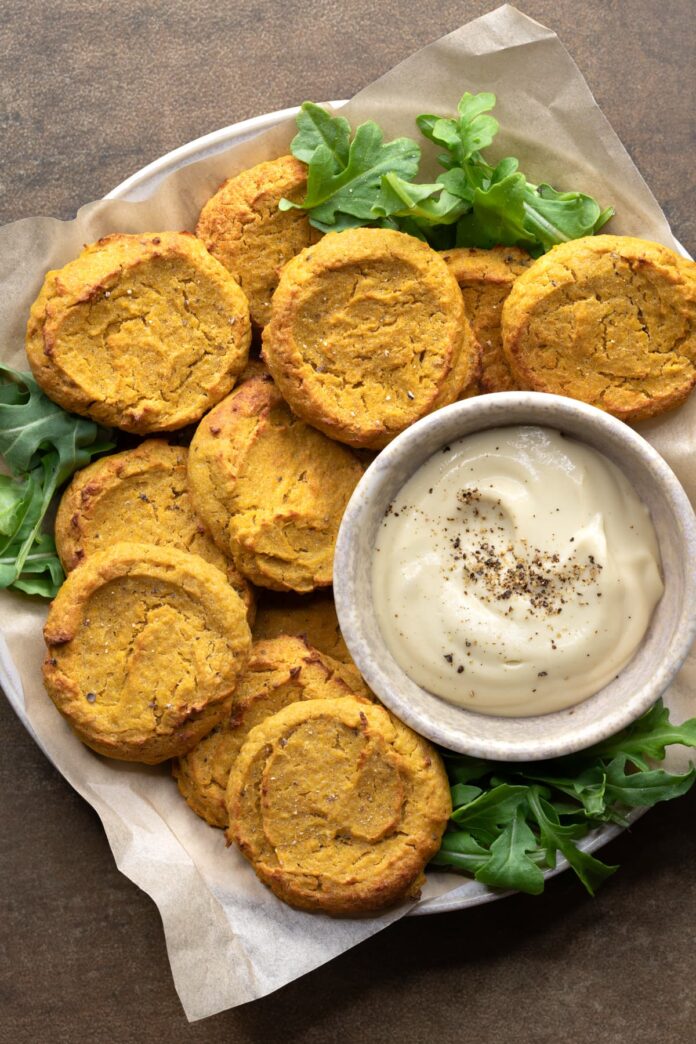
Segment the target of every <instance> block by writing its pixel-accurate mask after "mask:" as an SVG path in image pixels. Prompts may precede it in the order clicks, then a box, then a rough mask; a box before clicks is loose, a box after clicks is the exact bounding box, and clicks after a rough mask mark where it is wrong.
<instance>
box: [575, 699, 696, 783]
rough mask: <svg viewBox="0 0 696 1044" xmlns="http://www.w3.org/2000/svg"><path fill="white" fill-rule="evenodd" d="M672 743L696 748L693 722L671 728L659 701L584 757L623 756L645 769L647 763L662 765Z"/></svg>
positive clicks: (692, 719)
mask: <svg viewBox="0 0 696 1044" xmlns="http://www.w3.org/2000/svg"><path fill="white" fill-rule="evenodd" d="M673 743H681V744H683V745H684V746H687V747H696V718H690V719H689V720H688V721H685V722H683V723H682V724H681V725H673V724H672V722H671V721H670V720H669V710H668V709H667V707H665V705H664V703H663V702H662V700H658V701H657V703H656V704H655V705H654V706H653V707H651V708H650V710H649V711H648V712H647V713H646V714H644V715H643V716H642V717H641V718H638V720H637V721H634V722H633V724H632V725H629V726H628V728H626V729H624V731H623V732H620V733H619V734H618V735H617V736H611V737H610V738H609V739H607V740H604V741H603V742H602V743H599V744H597V745H596V746H594V747H591V748H590V749H589V750H588V751H587V752H586V755H587V757H591V758H592V757H597V758H613V757H614V756H615V755H617V754H625V755H626V757H627V758H628V760H629V761H630V762H631V763H632V764H633V765H635V766H636V768H639V769H647V768H649V764H648V761H647V759H648V758H654V759H655V760H657V761H661V760H662V759H663V758H664V756H665V748H666V747H668V746H670V744H673Z"/></svg>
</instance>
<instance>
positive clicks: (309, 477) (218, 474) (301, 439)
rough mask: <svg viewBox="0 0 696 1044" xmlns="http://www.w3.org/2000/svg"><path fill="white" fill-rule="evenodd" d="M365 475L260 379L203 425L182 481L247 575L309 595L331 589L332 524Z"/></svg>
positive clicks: (334, 528) (220, 543)
mask: <svg viewBox="0 0 696 1044" xmlns="http://www.w3.org/2000/svg"><path fill="white" fill-rule="evenodd" d="M362 470H363V469H362V466H361V464H360V463H359V461H358V460H357V459H356V457H355V456H354V455H353V454H352V453H351V452H350V450H347V449H346V448H345V446H339V445H338V444H337V443H335V442H332V441H331V440H330V439H327V438H326V437H325V436H324V435H322V434H321V433H320V432H318V431H316V430H315V429H314V428H312V427H310V426H309V425H307V424H305V423H303V421H301V420H300V419H299V418H298V417H296V416H295V415H294V414H293V413H292V412H291V411H290V410H289V409H288V406H287V405H286V403H285V402H283V399H282V398H281V396H280V393H279V392H278V389H277V388H276V387H275V385H274V384H273V381H272V380H271V379H270V377H263V376H259V377H252V378H251V379H249V380H247V381H244V383H243V384H241V385H240V386H239V388H237V389H235V391H234V392H232V394H231V395H229V396H228V397H227V398H226V399H225V400H224V401H223V402H221V403H220V404H219V405H218V406H216V407H215V409H214V410H211V412H210V413H209V414H208V415H207V416H206V417H204V418H203V420H202V421H201V423H200V424H199V426H198V428H197V429H196V433H195V435H194V436H193V440H192V441H191V446H190V450H189V462H188V482H189V490H190V493H191V499H192V501H193V505H194V508H195V510H196V512H197V513H198V514H199V515H200V516H201V518H202V519H203V521H204V522H205V524H206V525H207V527H208V529H209V531H210V533H211V534H212V536H213V538H214V539H215V541H216V542H217V544H218V546H219V547H220V548H221V549H222V550H223V551H225V552H226V553H227V554H231V555H232V558H233V559H234V562H235V564H236V566H237V568H238V569H239V571H240V572H241V573H242V574H243V575H244V576H246V577H248V578H249V579H250V580H251V581H252V582H253V583H255V584H259V585H260V586H261V587H270V588H275V589H276V590H281V591H282V590H295V591H305V592H306V591H312V590H313V589H314V588H315V587H326V586H328V585H329V584H330V583H331V580H332V570H333V555H334V548H335V544H336V536H337V534H338V527H339V524H340V521H341V517H342V515H343V511H344V509H345V506H346V504H347V503H348V500H349V498H350V495H351V493H352V492H353V489H354V488H355V485H356V483H357V482H358V480H359V478H360V477H361V475H362Z"/></svg>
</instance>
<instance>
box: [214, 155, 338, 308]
mask: <svg viewBox="0 0 696 1044" xmlns="http://www.w3.org/2000/svg"><path fill="white" fill-rule="evenodd" d="M306 174H307V168H306V166H305V165H304V163H300V161H299V160H296V159H295V157H294V156H281V157H280V159H276V160H269V161H267V162H265V163H259V164H258V165H257V166H255V167H251V168H250V169H249V170H244V171H242V173H241V174H237V175H236V177H233V178H230V179H229V180H228V181H226V182H225V183H224V184H223V185H221V186H220V188H219V189H218V191H217V192H216V193H215V195H214V196H212V197H211V198H210V199H209V200H208V202H207V203H206V204H205V206H204V207H203V209H202V211H201V214H200V217H199V219H198V225H197V226H196V235H197V236H199V238H200V239H201V240H202V241H203V242H204V243H205V245H206V247H207V248H208V250H209V251H210V253H211V254H212V255H213V257H216V258H217V259H218V261H220V262H221V263H222V264H223V265H224V266H225V268H226V269H227V270H228V271H229V272H231V273H232V275H233V276H234V278H235V279H236V280H237V282H238V283H239V285H240V286H241V288H242V290H243V291H244V293H245V294H246V295H247V297H248V298H249V308H250V311H251V318H252V320H253V322H254V323H255V324H256V325H257V326H265V325H266V323H267V322H268V320H269V319H270V317H271V297H272V296H273V292H274V290H275V288H276V286H277V285H278V277H279V274H280V270H281V268H282V267H283V265H284V264H285V263H286V262H287V261H289V260H290V258H291V257H294V256H295V254H298V253H299V252H300V250H302V249H304V247H306V246H309V245H310V243H313V242H315V241H316V240H317V239H318V238H319V232H317V230H316V229H314V228H312V226H311V225H310V223H309V218H308V217H307V214H306V213H305V212H304V211H303V210H287V211H282V210H279V209H278V204H279V202H280V200H281V199H282V198H283V197H285V198H286V199H290V200H292V201H293V203H299V202H300V200H301V199H302V197H303V196H304V194H305V189H306V186H307V179H306Z"/></svg>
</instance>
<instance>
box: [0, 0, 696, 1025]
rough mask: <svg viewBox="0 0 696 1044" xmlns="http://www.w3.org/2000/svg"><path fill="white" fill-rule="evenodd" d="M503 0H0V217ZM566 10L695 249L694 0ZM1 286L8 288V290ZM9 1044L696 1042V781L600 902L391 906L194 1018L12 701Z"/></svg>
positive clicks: (337, 87) (557, 898) (336, 92)
mask: <svg viewBox="0 0 696 1044" xmlns="http://www.w3.org/2000/svg"><path fill="white" fill-rule="evenodd" d="M495 6H496V4H495V3H492V2H485V0H481V2H461V0H460V2H444V3H435V4H432V3H431V4H427V3H424V2H423V0H381V2H373V0H316V2H315V3H311V2H309V0H285V2H283V3H275V2H273V0H256V2H253V3H252V2H249V0H238V2H236V3H229V2H227V0H218V2H211V0H198V2H196V0H187V2H182V0H169V2H167V0H151V2H149V3H147V2H144V0H130V2H129V0H126V2H120V3H113V2H108V0H107V2H102V3H97V2H96V0H54V2H53V3H51V4H49V3H47V2H42V0H22V2H17V0H0V128H1V141H0V157H1V159H0V163H1V164H2V167H1V169H0V222H4V221H11V220H14V219H16V218H20V217H24V216H27V215H32V214H51V215H54V216H57V217H64V218H67V217H70V216H72V214H73V213H74V211H75V210H76V208H77V207H78V206H79V205H81V204H82V203H84V202H86V201H88V200H90V199H93V198H96V197H98V196H100V195H102V194H103V193H105V192H107V191H108V190H109V189H110V188H112V187H113V186H114V185H116V184H117V183H118V182H120V181H121V180H122V179H123V178H125V177H126V176H128V175H129V174H131V173H132V172H133V171H135V170H136V169H137V168H139V167H141V166H142V165H144V164H145V163H148V162H150V161H151V160H153V159H155V158H156V157H157V156H159V155H161V154H162V153H164V152H167V151H168V150H170V149H172V148H175V147H176V146H178V145H181V144H183V143H184V142H186V141H189V140H190V139H192V138H195V137H198V136H199V135H201V134H204V133H206V132H208V131H211V130H214V129H216V128H218V127H221V126H224V125H226V124H229V123H232V122H234V121H236V120H240V119H244V118H246V117H249V116H254V115H256V114H258V113H260V112H264V111H268V110H271V109H276V108H281V107H284V106H287V105H292V104H296V103H299V102H301V101H303V100H304V99H305V98H312V99H316V100H321V99H327V98H339V97H347V96H349V95H350V94H352V93H354V92H355V91H356V90H357V89H359V88H360V87H362V86H363V85H364V84H366V83H368V82H369V81H370V80H372V79H374V78H375V77H376V76H377V75H379V74H380V73H381V72H383V71H385V70H386V69H387V68H389V67H390V66H391V65H393V64H395V63H396V62H397V61H399V60H400V59H401V58H404V57H406V56H407V55H408V54H409V53H411V52H412V51H414V50H416V49H417V48H418V47H419V46H421V45H422V44H424V43H427V42H429V41H431V40H434V39H436V38H437V37H438V36H440V35H442V34H443V33H446V32H449V31H451V30H452V29H455V28H456V27H457V26H459V25H461V24H463V23H464V22H466V21H468V20H469V19H470V18H473V17H475V16H477V15H479V14H482V13H484V12H486V11H489V10H491V9H492V8H493V7H495ZM523 9H524V10H525V11H526V12H527V14H529V15H531V16H532V17H535V18H537V19H539V21H542V22H544V23H545V24H546V25H548V26H550V27H551V28H553V29H555V30H556V31H557V32H558V34H559V35H560V37H561V39H562V40H563V42H564V43H565V44H566V46H567V47H568V49H569V50H570V52H571V53H572V54H573V56H574V57H575V59H576V61H577V62H578V64H579V66H580V68H581V69H582V71H583V72H584V74H585V76H586V77H587V79H588V81H589V83H590V86H591V87H592V88H593V90H594V91H595V94H596V96H597V99H598V101H599V103H600V105H601V106H602V107H603V109H604V112H605V113H606V115H607V116H608V117H609V119H610V120H611V122H612V123H613V125H614V127H615V128H616V130H617V132H618V134H619V136H620V137H621V138H622V140H623V142H624V144H625V145H626V146H627V148H628V149H629V151H630V152H631V154H632V155H633V157H634V159H635V160H636V162H637V164H638V166H639V167H640V169H641V170H642V172H643V174H644V175H645V177H646V178H647V180H648V182H649V184H650V185H651V186H652V188H653V191H654V192H655V194H656V195H657V197H658V199H659V200H660V202H661V203H662V205H663V206H664V207H665V210H666V212H667V216H668V218H669V219H670V221H671V222H672V225H673V228H674V231H675V233H676V234H677V236H679V237H680V238H681V240H682V242H683V243H684V244H685V246H686V247H687V248H688V249H689V250H690V251H691V252H692V253H694V252H695V251H696V218H695V216H694V188H695V182H696V177H695V175H694V170H695V169H696V162H695V161H696V149H695V148H694V108H695V104H694V103H695V102H696V91H695V81H694V74H693V54H694V44H695V43H696V39H695V35H694V5H693V2H692V0H663V2H661V3H659V2H655V0H582V2H578V0H524V2H523ZM0 307H1V305H0ZM0 728H1V729H2V733H1V735H2V757H0V802H1V810H2V811H1V814H2V822H1V824H0V832H1V836H2V846H1V850H0V882H1V885H0V887H1V889H2V897H1V899H2V908H1V909H0V942H1V943H2V953H3V964H2V979H1V981H0V1011H2V1015H0V1042H1V1044H25V1042H26V1044H54V1042H55V1044H58V1042H70V1044H72V1042H80V1044H82V1042H92V1041H94V1042H102V1041H104V1042H106V1041H109V1042H113V1044H130V1042H136V1041H137V1042H149V1041H160V1040H163V1039H166V1040H167V1041H169V1042H172V1044H178V1042H180V1041H181V1042H189V1041H191V1042H218V1041H220V1042H223V1041H224V1042H228V1041H235V1042H238V1041H239V1042H252V1041H253V1042H259V1044H267V1042H275V1041H283V1042H284V1044H285V1042H287V1044H291V1042H307V1044H333V1042H339V1041H340V1042H341V1044H346V1042H347V1044H352V1042H362V1041H368V1042H373V1041H374V1042H377V1044H381V1042H391V1041H394V1042H395V1044H396V1042H398V1044H420V1042H423V1044H430V1042H431V1041H435V1040H437V1041H440V1042H444V1044H449V1042H459V1041H467V1042H470V1044H507V1042H508V1041H513V1040H514V1041H515V1042H517V1044H551V1042H554V1044H557V1042H563V1044H566V1042H569V1044H590V1042H600V1041H601V1042H616V1044H624V1042H626V1044H628V1042H630V1044H643V1042H645V1044H648V1042H650V1044H691V1042H693V1041H694V1040H696V1003H695V1001H694V997H695V993H694V982H695V981H696V975H695V973H696V956H695V948H694V944H695V939H694V934H695V933H694V925H696V876H695V874H694V868H695V866H696V793H692V795H690V796H689V797H687V798H684V799H682V800H680V801H677V802H674V803H672V804H670V805H665V806H663V807H658V808H657V809H655V810H654V811H652V812H650V813H649V814H648V815H647V816H646V817H645V818H644V819H643V820H642V821H641V822H640V823H638V824H637V826H636V827H635V828H634V829H633V830H632V831H631V833H630V835H624V836H623V837H622V838H620V839H619V840H618V841H616V842H615V843H614V844H613V845H612V846H610V848H609V849H608V850H606V857H607V858H608V859H609V860H610V861H614V862H620V863H621V864H622V869H621V871H620V873H619V874H618V875H617V876H616V877H615V878H614V879H613V880H610V881H609V882H608V884H607V885H605V887H604V888H603V889H602V891H601V892H600V894H599V896H598V898H597V899H595V900H591V899H589V898H587V897H586V896H585V895H584V893H583V892H582V890H581V888H580V887H579V886H578V885H577V884H576V883H575V881H574V880H572V879H571V878H570V877H569V876H568V875H563V876H562V877H561V878H557V879H556V880H555V881H553V882H552V883H551V884H550V886H549V888H548V890H547V893H546V894H545V895H544V896H543V897H541V898H535V899H533V898H528V897H519V896H518V897H515V898H512V899H506V900H504V901H502V902H500V903H496V904H495V905H492V906H487V907H482V908H479V909H477V910H473V911H470V912H466V911H463V912H460V913H458V914H453V915H448V916H440V917H435V918H423V919H419V920H410V921H401V922H400V923H399V924H397V925H396V926H395V927H393V928H391V929H389V930H387V931H386V932H385V933H383V934H382V935H380V936H377V937H376V938H374V939H372V940H370V941H369V942H367V943H365V944H363V945H362V946H361V947H359V948H358V949H357V950H353V951H352V952H350V953H347V954H345V955H344V956H342V957H341V958H339V959H338V960H336V961H334V962H332V963H331V964H329V965H327V966H326V967H324V968H322V969H319V970H318V971H316V972H314V973H313V974H311V975H309V976H307V977H305V978H304V979H302V980H300V981H298V982H296V983H293V984H291V985H289V986H287V987H286V988H284V989H283V990H280V991H279V992H278V993H276V994H274V995H272V996H270V997H267V998H265V999H264V1000H261V1001H257V1002H255V1003H253V1004H250V1005H247V1006H245V1007H243V1008H240V1009H237V1010H235V1011H230V1012H225V1013H223V1014H221V1015H217V1016H215V1017H213V1018H211V1019H208V1020H205V1021H204V1022H201V1023H198V1024H196V1025H193V1026H189V1025H188V1024H187V1023H186V1020H185V1018H184V1016H183V1013H182V1011H181V1008H180V1006H179V1003H178V1000H177V997H176V994H175V992H174V988H173V986H172V982H171V977H170V973H169V966H168V963H167V956H166V952H165V946H164V940H163V936H162V931H161V926H160V921H159V917H158V914H157V910H156V908H155V906H154V905H153V903H152V902H151V901H150V900H149V899H148V898H147V897H146V896H145V895H144V894H143V893H141V892H139V891H138V890H137V889H136V888H135V886H134V885H132V884H131V883H130V882H129V881H127V880H126V879H125V878H124V877H122V876H121V875H120V874H119V873H118V872H117V870H116V869H115V868H114V866H113V862H112V859H111V856H110V852H109V849H108V846H107V843H106V840H105V838H104V834H103V832H102V829H101V826H100V824H99V821H98V819H97V817H96V815H95V814H94V813H93V812H92V810H91V808H90V807H89V806H87V805H86V804H85V803H84V802H83V801H82V800H81V799H80V798H79V797H77V796H76V795H75V793H74V792H73V791H72V790H71V789H70V788H69V787H68V785H67V784H66V783H65V782H64V781H63V779H62V778H61V777H60V776H59V775H58V774H57V773H56V772H55V771H54V769H53V768H52V767H51V766H50V765H49V763H48V762H47V761H46V760H45V758H44V757H43V755H42V754H41V752H40V751H39V749H38V748H37V747H36V746H35V745H34V743H33V742H32V740H31V739H30V738H29V736H28V735H27V734H26V733H25V732H24V730H23V729H22V727H21V726H20V725H19V723H18V722H17V720H16V719H15V717H14V715H13V713H12V712H11V711H10V710H9V709H8V708H7V706H6V705H4V704H3V705H2V706H0Z"/></svg>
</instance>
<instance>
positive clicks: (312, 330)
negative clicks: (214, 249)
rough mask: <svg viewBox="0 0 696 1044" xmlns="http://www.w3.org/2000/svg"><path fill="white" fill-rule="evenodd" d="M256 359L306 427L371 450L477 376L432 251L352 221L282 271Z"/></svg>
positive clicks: (450, 279) (472, 347)
mask: <svg viewBox="0 0 696 1044" xmlns="http://www.w3.org/2000/svg"><path fill="white" fill-rule="evenodd" d="M263 356H264V358H265V360H266V362H267V364H268V368H269V370H270V371H271V373H272V375H273V378H274V380H275V381H276V383H277V384H278V388H279V389H280V392H281V394H282V395H283V397H284V398H285V399H286V400H287V402H288V403H289V404H290V406H291V408H292V409H293V411H294V412H295V413H297V414H298V416H300V417H302V418H303V420H305V421H307V423H308V424H312V425H314V427H316V428H318V429H319V430H320V431H323V432H324V433H325V434H326V435H329V436H330V437H331V438H333V439H338V440H339V441H340V442H346V443H348V444H349V445H351V446H356V447H365V448H367V449H380V448H381V447H383V446H386V444H387V443H388V442H389V441H390V439H392V438H393V437H394V436H395V435H397V434H398V433H399V432H400V431H403V430H404V428H407V427H408V426H409V425H410V424H413V422H414V421H417V420H419V419H420V418H421V417H423V416H425V415H426V414H427V413H431V412H432V411H433V410H436V409H438V408H439V407H440V406H445V405H446V404H447V403H450V402H454V401H455V400H456V399H457V397H458V396H459V394H460V392H461V391H462V389H463V388H464V387H465V386H466V385H467V384H469V383H470V381H471V380H472V378H473V377H474V376H475V375H476V373H477V370H478V363H479V347H478V344H477V343H476V340H475V338H474V335H473V333H472V331H471V327H470V326H469V323H468V321H467V319H466V315H465V312H464V303H463V300H462V295H461V293H460V290H459V287H458V285H457V281H456V279H455V278H454V276H453V275H452V274H451V273H450V271H449V269H448V268H447V265H446V264H445V262H444V261H443V260H442V258H441V257H440V255H439V254H437V253H436V251H434V250H431V248H430V247H429V246H427V245H426V244H425V243H422V242H421V241H420V240H418V239H415V238H414V237H413V236H408V235H404V234H403V233H401V232H392V231H390V230H385V229H377V228H356V229H349V230H348V231H345V232H339V233H331V234H330V235H327V236H324V238H323V239H321V240H320V241H319V242H318V243H317V244H316V245H315V246H312V247H309V248H307V249H306V250H303V251H302V253H300V254H298V255H297V257H295V258H293V260H292V261H289V262H288V264H287V265H286V266H285V268H284V269H283V272H282V273H281V277H280V282H279V284H278V289H277V290H276V292H275V294H274V296H273V307H272V316H271V321H270V323H269V324H268V326H267V327H266V328H265V330H264V332H263Z"/></svg>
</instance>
